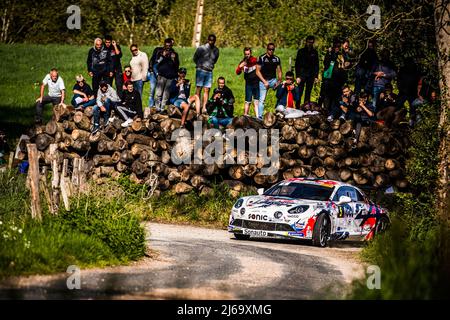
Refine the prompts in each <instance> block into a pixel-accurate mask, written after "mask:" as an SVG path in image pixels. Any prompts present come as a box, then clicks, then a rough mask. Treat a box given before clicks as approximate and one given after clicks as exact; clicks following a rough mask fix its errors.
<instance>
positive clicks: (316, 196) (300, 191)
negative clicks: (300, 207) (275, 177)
mask: <svg viewBox="0 0 450 320" xmlns="http://www.w3.org/2000/svg"><path fill="white" fill-rule="evenodd" d="M333 189H334V187H325V186H319V185H314V184H307V183H290V184H287V185H285V184H278V185H276V186H273V187H272V188H270V189H268V190H267V191H266V192H264V195H266V196H277V197H289V198H295V199H306V200H316V201H327V200H328V199H330V196H331V194H332V193H333Z"/></svg>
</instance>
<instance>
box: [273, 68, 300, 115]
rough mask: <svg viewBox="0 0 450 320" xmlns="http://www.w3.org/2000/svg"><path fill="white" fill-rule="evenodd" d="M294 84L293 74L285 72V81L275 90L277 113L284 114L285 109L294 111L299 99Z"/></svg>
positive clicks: (298, 92)
mask: <svg viewBox="0 0 450 320" xmlns="http://www.w3.org/2000/svg"><path fill="white" fill-rule="evenodd" d="M294 82H295V79H294V73H293V72H292V71H288V72H286V77H285V81H283V83H282V84H281V85H280V86H278V89H277V94H276V96H277V108H276V110H277V111H280V112H284V111H286V109H295V106H296V104H297V102H298V100H299V99H300V90H299V88H298V87H297V86H295V84H294Z"/></svg>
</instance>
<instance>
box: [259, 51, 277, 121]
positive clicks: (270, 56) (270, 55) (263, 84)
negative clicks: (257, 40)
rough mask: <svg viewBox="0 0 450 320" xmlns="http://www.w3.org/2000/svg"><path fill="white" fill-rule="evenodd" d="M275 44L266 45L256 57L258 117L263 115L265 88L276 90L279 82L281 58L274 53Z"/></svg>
mask: <svg viewBox="0 0 450 320" xmlns="http://www.w3.org/2000/svg"><path fill="white" fill-rule="evenodd" d="M274 52H275V44H273V43H269V44H268V45H267V52H266V53H265V54H263V55H261V56H260V57H259V58H258V64H257V66H256V75H257V76H258V78H259V80H260V82H259V103H258V118H260V119H262V117H263V115H264V101H265V100H266V96H267V90H269V88H272V89H273V90H276V89H277V87H278V86H279V85H280V84H281V80H282V77H283V73H282V71H281V60H280V58H279V57H277V56H276V55H275V54H274Z"/></svg>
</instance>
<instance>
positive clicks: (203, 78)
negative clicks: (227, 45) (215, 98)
mask: <svg viewBox="0 0 450 320" xmlns="http://www.w3.org/2000/svg"><path fill="white" fill-rule="evenodd" d="M215 43H216V36H215V35H213V34H210V35H209V36H208V43H206V44H204V45H202V46H200V47H198V48H197V50H196V51H195V54H194V58H193V60H194V62H195V66H196V69H197V71H196V74H195V82H196V83H195V85H196V90H195V94H196V95H197V97H198V98H199V99H200V94H201V92H202V89H203V101H202V111H203V112H206V103H207V102H208V98H209V90H210V89H211V86H212V79H213V69H214V65H215V64H216V63H217V60H218V59H219V49H218V48H217V47H216V46H215Z"/></svg>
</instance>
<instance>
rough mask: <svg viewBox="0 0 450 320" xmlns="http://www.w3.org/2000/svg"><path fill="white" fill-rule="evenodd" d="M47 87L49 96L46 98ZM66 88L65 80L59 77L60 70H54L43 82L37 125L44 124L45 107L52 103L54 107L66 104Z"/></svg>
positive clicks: (37, 110)
mask: <svg viewBox="0 0 450 320" xmlns="http://www.w3.org/2000/svg"><path fill="white" fill-rule="evenodd" d="M45 86H48V95H46V96H44V89H45ZM65 90H66V87H65V86H64V81H63V79H62V78H61V77H60V76H59V75H58V70H57V69H56V68H53V69H51V70H50V73H49V74H47V75H46V76H45V78H44V80H42V84H41V90H40V96H39V98H37V99H36V118H35V120H36V124H42V112H43V108H44V105H46V104H47V103H52V104H54V105H57V104H64V95H65Z"/></svg>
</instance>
